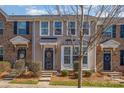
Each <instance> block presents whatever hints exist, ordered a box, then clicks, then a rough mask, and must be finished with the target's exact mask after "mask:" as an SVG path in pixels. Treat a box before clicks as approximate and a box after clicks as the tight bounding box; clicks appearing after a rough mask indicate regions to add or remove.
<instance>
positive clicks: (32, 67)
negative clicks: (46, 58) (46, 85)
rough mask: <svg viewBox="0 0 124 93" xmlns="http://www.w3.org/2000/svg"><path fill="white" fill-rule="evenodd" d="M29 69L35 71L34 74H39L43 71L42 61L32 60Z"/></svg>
mask: <svg viewBox="0 0 124 93" xmlns="http://www.w3.org/2000/svg"><path fill="white" fill-rule="evenodd" d="M29 70H30V71H32V72H33V73H34V75H36V76H39V75H40V71H41V63H40V62H31V63H30V64H29Z"/></svg>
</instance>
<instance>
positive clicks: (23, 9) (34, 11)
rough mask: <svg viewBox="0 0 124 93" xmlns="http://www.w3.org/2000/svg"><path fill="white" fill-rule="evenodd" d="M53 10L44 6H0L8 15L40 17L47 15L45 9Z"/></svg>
mask: <svg viewBox="0 0 124 93" xmlns="http://www.w3.org/2000/svg"><path fill="white" fill-rule="evenodd" d="M48 7H50V8H53V6H45V5H42V6H40V5H36V6H32V5H4V6H0V8H1V9H2V10H4V11H5V12H6V13H7V14H8V15H41V14H47V12H46V10H45V9H46V8H48Z"/></svg>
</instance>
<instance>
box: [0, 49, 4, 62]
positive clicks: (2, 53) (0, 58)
mask: <svg viewBox="0 0 124 93" xmlns="http://www.w3.org/2000/svg"><path fill="white" fill-rule="evenodd" d="M3 55H4V51H3V47H0V61H3Z"/></svg>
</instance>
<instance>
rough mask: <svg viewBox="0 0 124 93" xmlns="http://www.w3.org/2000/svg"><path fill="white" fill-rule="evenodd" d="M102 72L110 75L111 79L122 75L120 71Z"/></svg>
mask: <svg viewBox="0 0 124 93" xmlns="http://www.w3.org/2000/svg"><path fill="white" fill-rule="evenodd" d="M102 73H103V74H106V75H109V76H111V79H112V80H116V79H121V77H122V73H121V72H102Z"/></svg>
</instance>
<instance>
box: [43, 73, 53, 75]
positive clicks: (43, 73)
mask: <svg viewBox="0 0 124 93" xmlns="http://www.w3.org/2000/svg"><path fill="white" fill-rule="evenodd" d="M41 75H52V73H41Z"/></svg>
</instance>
